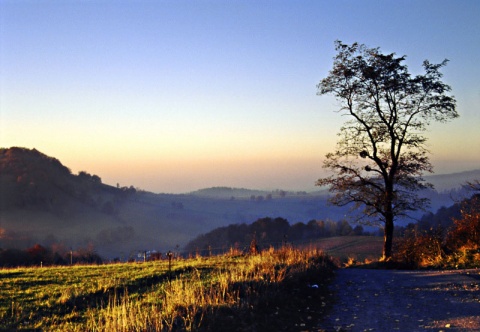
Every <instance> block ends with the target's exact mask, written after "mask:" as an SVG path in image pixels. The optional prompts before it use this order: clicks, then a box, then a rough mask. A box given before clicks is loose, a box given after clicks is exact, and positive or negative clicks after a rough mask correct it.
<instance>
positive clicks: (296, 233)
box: [185, 217, 366, 253]
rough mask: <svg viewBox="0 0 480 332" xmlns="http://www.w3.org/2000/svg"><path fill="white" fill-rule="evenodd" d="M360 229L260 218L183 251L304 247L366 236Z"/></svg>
mask: <svg viewBox="0 0 480 332" xmlns="http://www.w3.org/2000/svg"><path fill="white" fill-rule="evenodd" d="M365 234H366V233H365V232H364V229H363V227H362V226H361V225H356V226H354V227H352V226H351V225H350V224H349V223H348V222H347V221H346V220H343V221H339V222H336V221H332V220H326V221H325V220H310V221H309V222H307V223H303V222H297V223H295V224H293V225H290V223H289V222H288V220H286V219H284V218H281V217H278V218H270V217H265V218H260V219H258V220H256V221H255V222H253V223H252V224H246V223H242V224H232V225H229V226H224V227H219V228H216V229H214V230H213V231H211V232H208V233H206V234H202V235H200V236H198V237H196V238H195V239H193V240H192V241H190V242H189V243H188V244H187V245H186V247H185V251H187V252H195V251H200V252H202V253H206V252H208V251H211V250H214V249H215V250H228V249H229V248H236V249H240V250H244V249H246V248H248V247H249V245H250V243H251V242H252V241H253V240H255V241H256V243H257V244H258V245H259V246H260V247H262V246H263V247H266V246H280V245H283V244H295V243H305V242H308V241H312V240H315V239H319V238H324V237H332V236H346V235H365Z"/></svg>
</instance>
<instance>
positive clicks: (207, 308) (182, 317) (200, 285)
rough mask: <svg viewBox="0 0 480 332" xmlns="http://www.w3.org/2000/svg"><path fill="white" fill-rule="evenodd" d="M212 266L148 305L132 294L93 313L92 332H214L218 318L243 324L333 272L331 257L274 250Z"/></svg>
mask: <svg viewBox="0 0 480 332" xmlns="http://www.w3.org/2000/svg"><path fill="white" fill-rule="evenodd" d="M199 261H200V260H199V259H196V260H195V262H196V263H198V262H199ZM207 262H211V263H204V265H202V266H199V265H197V266H191V268H186V269H184V271H185V272H183V273H181V274H179V275H177V276H176V277H175V278H174V279H172V280H170V281H168V282H164V283H162V284H160V285H157V286H153V288H152V291H153V294H155V295H154V296H153V297H152V296H150V297H149V299H148V301H147V300H146V299H144V300H143V301H142V300H138V299H135V300H133V299H131V298H130V297H129V296H128V292H127V291H125V292H124V294H123V295H121V296H118V295H115V297H114V298H113V299H111V300H110V301H109V303H108V304H107V305H106V306H104V307H101V308H97V309H92V310H90V312H89V314H88V321H87V324H86V328H87V329H88V330H92V331H176V330H182V331H192V330H202V329H211V328H212V326H213V325H212V324H217V327H218V322H216V323H214V321H215V318H218V317H219V315H223V314H225V313H228V314H227V316H228V315H230V316H231V318H232V319H233V318H235V319H236V321H237V323H239V321H238V319H239V318H240V320H241V318H242V315H244V314H245V313H246V312H251V311H252V310H255V309H256V308H258V307H259V306H262V303H263V304H265V303H270V304H271V303H274V302H275V300H276V299H278V293H279V292H281V291H282V289H284V288H285V287H286V286H285V285H286V284H292V283H295V282H299V281H301V282H302V283H304V284H305V285H304V286H305V287H306V285H307V284H308V283H312V282H314V279H315V278H317V280H319V279H320V278H321V277H322V276H321V271H319V268H325V269H331V268H332V265H331V263H330V261H329V260H328V258H327V257H326V256H325V255H324V254H323V252H321V251H319V250H317V249H308V250H299V249H294V248H282V249H279V250H275V249H273V248H271V249H269V250H267V251H264V252H262V253H261V254H258V255H248V256H241V257H232V256H230V255H226V256H223V257H212V258H210V259H209V260H207ZM184 264H188V261H187V262H184ZM192 264H193V262H192ZM205 266H208V268H205ZM315 271H316V272H315ZM309 279H311V280H309ZM282 301H283V300H282ZM278 305H281V304H278ZM277 309H278V308H277ZM222 319H226V318H225V317H223V318H222ZM232 323H233V321H229V323H228V324H232ZM240 323H241V322H240Z"/></svg>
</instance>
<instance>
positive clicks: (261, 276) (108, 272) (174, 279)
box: [0, 248, 334, 331]
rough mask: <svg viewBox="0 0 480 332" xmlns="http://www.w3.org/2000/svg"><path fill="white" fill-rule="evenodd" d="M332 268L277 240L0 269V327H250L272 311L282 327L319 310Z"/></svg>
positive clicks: (314, 254) (318, 255) (313, 253)
mask: <svg viewBox="0 0 480 332" xmlns="http://www.w3.org/2000/svg"><path fill="white" fill-rule="evenodd" d="M333 268H334V267H333V265H332V263H331V261H330V260H329V259H328V258H327V257H326V256H325V255H324V254H323V252H322V251H320V250H318V249H303V250H299V249H293V248H282V249H279V250H274V249H270V250H268V251H264V252H262V254H261V255H255V256H233V255H231V254H230V255H225V256H217V257H210V258H201V257H197V258H193V259H188V260H177V261H174V264H173V267H172V269H171V271H170V270H169V269H168V262H148V263H142V264H116V265H105V266H83V267H71V268H43V269H11V270H0V299H1V300H0V304H1V306H0V310H1V311H0V328H7V329H20V328H30V329H32V328H40V329H44V330H58V331H60V330H61V331H179V330H181V331H193V330H245V329H247V330H248V329H250V328H251V327H252V326H253V325H256V326H257V327H259V326H266V325H267V324H269V323H268V322H269V321H271V316H275V317H276V318H277V319H276V323H275V324H277V326H278V327H279V328H280V327H281V328H284V327H285V326H288V325H289V324H290V325H291V324H305V322H304V321H305V320H307V318H301V317H302V315H303V316H305V317H310V319H312V318H311V317H312V314H311V313H310V312H309V310H314V311H315V312H317V313H319V314H321V310H316V309H315V308H314V306H315V305H318V306H320V305H321V303H322V302H323V303H324V304H325V302H328V300H327V299H326V298H325V296H327V295H326V289H327V285H328V282H329V278H330V277H331V274H332V269H333ZM313 284H314V285H316V287H317V288H314V289H312V288H311V285H313ZM292 306H293V307H294V308H295V309H298V308H303V307H304V310H302V312H298V310H292ZM324 306H325V305H323V307H324ZM307 308H310V309H307ZM269 317H270V318H269ZM262 324H263V325H262ZM299 326H300V325H299ZM272 327H273V326H272Z"/></svg>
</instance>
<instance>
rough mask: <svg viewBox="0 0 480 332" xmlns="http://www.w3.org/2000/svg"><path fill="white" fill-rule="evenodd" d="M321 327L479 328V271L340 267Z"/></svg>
mask: <svg viewBox="0 0 480 332" xmlns="http://www.w3.org/2000/svg"><path fill="white" fill-rule="evenodd" d="M332 289H333V290H334V291H335V293H336V303H335V304H334V306H333V308H332V310H331V311H330V312H329V314H328V316H327V317H326V319H325V320H324V321H322V322H321V323H320V325H319V328H320V331H382V332H384V331H425V330H429V331H445V332H447V331H480V270H459V271H396V270H366V269H340V270H338V271H337V276H336V279H335V281H334V282H333V284H332Z"/></svg>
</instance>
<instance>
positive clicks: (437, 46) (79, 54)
mask: <svg viewBox="0 0 480 332" xmlns="http://www.w3.org/2000/svg"><path fill="white" fill-rule="evenodd" d="M479 17H480V1H477V0H470V1H467V0H450V1H445V0H431V1H430V0H395V1H389V0H377V1H372V0H364V1H357V0H348V1H346V0H343V1H342V0H340V1H321V0H319V1H305V0H295V1H294V0H292V1H282V0H271V1H262V0H255V1H250V0H245V1H236V0H231V1H226V0H225V1H215V0H192V1H186V0H172V1H162V0H151V1H145V0H137V1H133V0H132V1H123V0H115V1H114V0H111V1H109V0H82V1H74V0H72V1H45V0H30V1H22V0H0V147H4V148H8V147H12V146H20V147H26V148H30V149H31V148H36V149H37V150H39V151H40V152H42V153H45V154H46V155H48V156H52V157H55V158H57V159H59V160H60V161H61V162H62V163H63V164H64V165H65V166H67V167H69V168H70V169H71V170H72V172H73V173H74V174H76V173H78V172H79V171H87V172H89V173H91V174H96V175H98V176H100V177H101V178H102V181H103V182H104V183H107V184H111V185H117V184H119V185H120V186H131V185H133V186H134V187H137V188H140V189H144V190H148V191H152V192H157V193H185V192H190V191H194V190H197V189H200V188H206V187H213V186H227V187H241V188H252V189H272V190H273V189H284V190H314V189H315V187H314V185H315V181H316V180H317V179H318V178H320V177H322V176H323V175H324V174H325V170H324V169H323V168H322V162H323V160H324V157H325V154H326V153H328V152H332V151H334V149H335V143H336V141H337V138H338V137H337V136H336V134H337V133H338V131H339V129H340V126H341V124H342V123H343V122H344V121H345V118H344V117H342V116H341V115H340V114H339V113H337V112H336V111H337V110H338V105H339V104H338V102H337V101H336V100H335V99H334V98H333V97H330V96H318V95H317V88H316V85H317V84H318V83H319V82H320V80H321V79H322V78H324V77H325V76H326V75H327V74H328V71H329V70H330V69H331V68H332V65H333V57H334V55H335V49H334V41H335V40H341V41H343V42H344V43H353V42H359V43H363V44H366V45H367V46H369V47H380V48H381V50H382V51H383V52H385V53H390V52H395V53H396V54H398V55H406V56H407V59H406V64H407V65H408V67H409V69H410V71H411V73H412V74H413V75H416V74H421V73H422V66H421V64H422V62H423V60H425V59H428V60H430V61H431V62H433V63H439V62H441V61H442V60H444V59H449V60H450V61H449V63H448V65H447V66H446V67H445V68H444V69H443V71H442V72H443V74H444V77H443V80H444V82H445V83H447V84H449V85H450V86H451V87H452V94H453V95H454V96H455V97H456V99H457V111H458V113H459V114H460V118H458V119H456V120H454V121H452V122H449V123H446V124H434V125H432V126H430V128H429V131H428V132H427V134H426V135H427V137H428V138H429V140H428V148H429V151H430V152H431V155H430V157H431V161H432V163H433V165H434V169H435V173H436V174H445V173H452V172H461V171H467V170H473V169H479V168H480V131H479V130H478V127H479V124H480V110H479V105H480V80H479V77H480V66H479V63H478V61H479V59H480V20H479V19H478V18H479Z"/></svg>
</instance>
